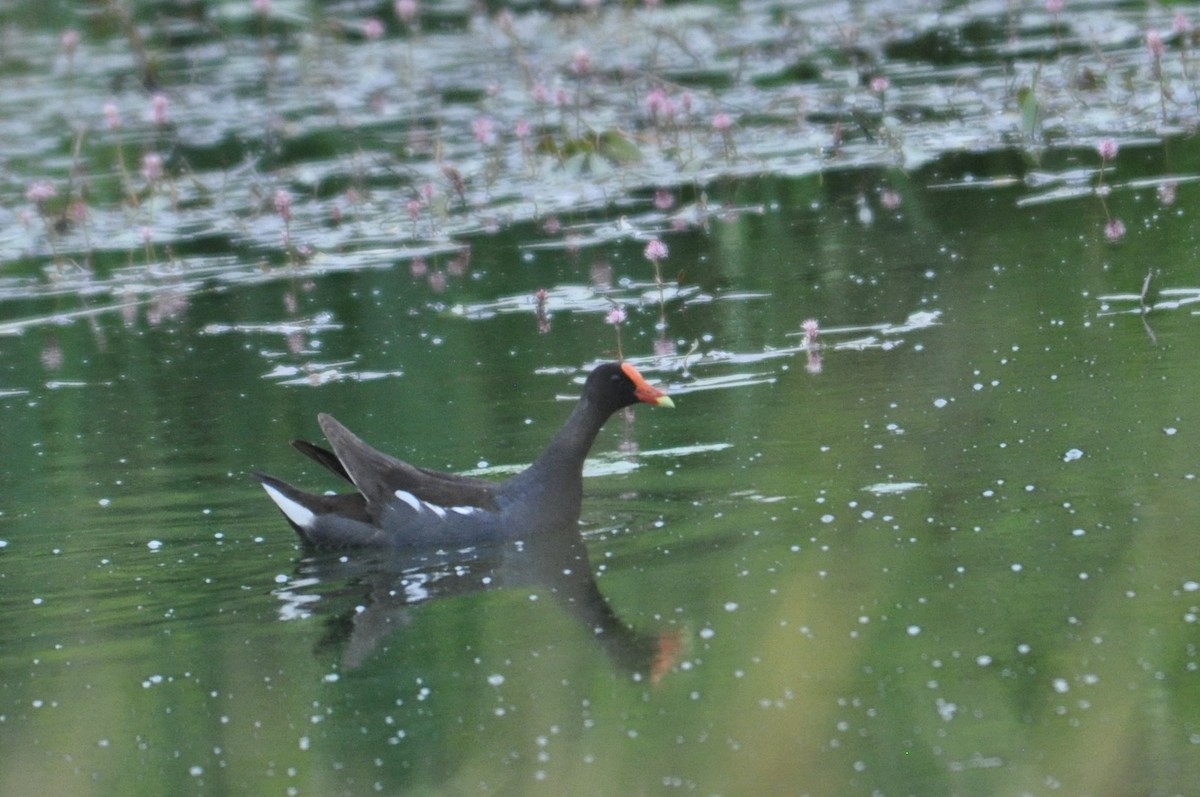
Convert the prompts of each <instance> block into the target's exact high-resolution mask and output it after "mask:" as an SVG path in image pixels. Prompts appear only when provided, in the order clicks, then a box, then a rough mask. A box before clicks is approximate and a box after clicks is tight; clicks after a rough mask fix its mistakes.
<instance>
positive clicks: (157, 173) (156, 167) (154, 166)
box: [142, 152, 163, 183]
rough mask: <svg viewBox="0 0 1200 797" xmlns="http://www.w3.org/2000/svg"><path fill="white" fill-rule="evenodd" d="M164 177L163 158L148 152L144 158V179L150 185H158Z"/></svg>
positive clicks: (155, 153)
mask: <svg viewBox="0 0 1200 797" xmlns="http://www.w3.org/2000/svg"><path fill="white" fill-rule="evenodd" d="M162 176H163V156H162V155H159V154H158V153H157V152H147V153H146V154H145V155H143V156H142V177H145V178H146V182H148V183H157V182H158V181H159V180H161V179H162Z"/></svg>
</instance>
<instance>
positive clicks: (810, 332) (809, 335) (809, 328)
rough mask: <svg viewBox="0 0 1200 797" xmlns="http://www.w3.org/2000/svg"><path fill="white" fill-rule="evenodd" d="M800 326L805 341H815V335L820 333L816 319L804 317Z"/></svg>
mask: <svg viewBox="0 0 1200 797" xmlns="http://www.w3.org/2000/svg"><path fill="white" fill-rule="evenodd" d="M800 328H801V329H803V330H804V342H805V343H816V342H817V336H818V335H820V334H821V327H820V325H819V324H817V319H815V318H808V319H805V321H804V323H803V324H801V325H800Z"/></svg>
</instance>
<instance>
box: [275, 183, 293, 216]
mask: <svg viewBox="0 0 1200 797" xmlns="http://www.w3.org/2000/svg"><path fill="white" fill-rule="evenodd" d="M275 212H276V213H278V214H279V218H281V219H283V220H284V221H291V220H292V193H291V192H290V191H288V190H286V189H283V188H280V189H279V190H278V191H276V192H275Z"/></svg>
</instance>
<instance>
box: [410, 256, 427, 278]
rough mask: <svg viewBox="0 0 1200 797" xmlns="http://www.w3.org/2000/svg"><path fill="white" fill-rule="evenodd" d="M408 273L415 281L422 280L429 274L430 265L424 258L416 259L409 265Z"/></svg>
mask: <svg viewBox="0 0 1200 797" xmlns="http://www.w3.org/2000/svg"><path fill="white" fill-rule="evenodd" d="M408 271H409V273H410V274H412V275H413V277H414V278H415V279H420V278H421V277H424V276H425V275H426V274H428V273H429V264H428V263H426V262H425V258H423V257H414V258H413V259H412V261H411V262H410V263H409V264H408Z"/></svg>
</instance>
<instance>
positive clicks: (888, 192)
mask: <svg viewBox="0 0 1200 797" xmlns="http://www.w3.org/2000/svg"><path fill="white" fill-rule="evenodd" d="M900 203H901V198H900V194H899V193H897V191H896V190H895V189H893V188H885V189H883V191H881V192H880V193H879V204H881V205H883V206H884V207H885V208H887V209H888V210H896V209H897V208H899V207H900Z"/></svg>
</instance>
